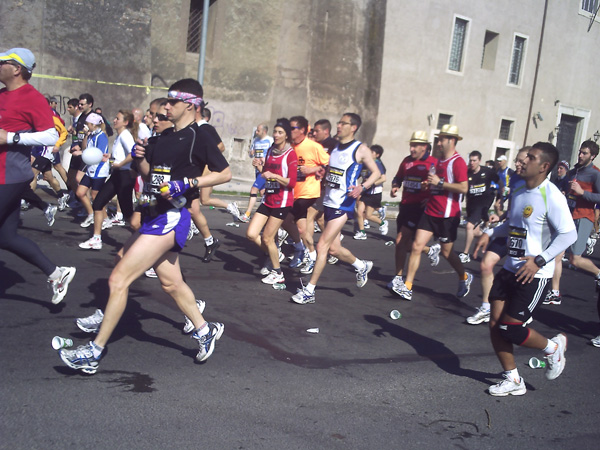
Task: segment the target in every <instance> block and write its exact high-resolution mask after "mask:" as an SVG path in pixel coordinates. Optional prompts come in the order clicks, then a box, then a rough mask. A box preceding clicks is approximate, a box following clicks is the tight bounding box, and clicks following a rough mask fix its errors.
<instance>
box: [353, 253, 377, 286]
mask: <svg viewBox="0 0 600 450" xmlns="http://www.w3.org/2000/svg"><path fill="white" fill-rule="evenodd" d="M363 263H364V265H365V268H364V269H362V270H356V286H358V287H359V288H361V287H363V286H364V285H365V284H367V281H369V272H370V271H371V269H372V268H373V261H367V260H363Z"/></svg>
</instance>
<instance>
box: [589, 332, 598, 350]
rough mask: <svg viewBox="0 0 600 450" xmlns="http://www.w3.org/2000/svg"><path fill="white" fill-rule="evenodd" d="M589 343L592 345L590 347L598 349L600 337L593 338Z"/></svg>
mask: <svg viewBox="0 0 600 450" xmlns="http://www.w3.org/2000/svg"><path fill="white" fill-rule="evenodd" d="M590 342H591V343H592V345H593V346H594V347H600V335H598V336H596V337H595V338H592V339H590Z"/></svg>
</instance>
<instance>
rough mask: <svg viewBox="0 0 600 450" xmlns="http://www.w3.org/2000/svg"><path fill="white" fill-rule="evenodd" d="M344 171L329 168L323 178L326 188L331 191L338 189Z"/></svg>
mask: <svg viewBox="0 0 600 450" xmlns="http://www.w3.org/2000/svg"><path fill="white" fill-rule="evenodd" d="M344 172H345V171H344V169H338V168H337V167H331V166H330V167H329V171H328V172H327V176H326V177H325V183H326V184H327V186H329V187H330V188H333V189H339V188H340V184H341V182H342V180H343V179H344Z"/></svg>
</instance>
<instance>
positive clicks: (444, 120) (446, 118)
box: [437, 113, 452, 130]
mask: <svg viewBox="0 0 600 450" xmlns="http://www.w3.org/2000/svg"><path fill="white" fill-rule="evenodd" d="M450 122H452V115H451V114H443V113H439V114H438V121H437V127H438V130H441V129H442V127H443V126H444V125H448V124H450Z"/></svg>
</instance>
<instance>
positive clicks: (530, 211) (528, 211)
mask: <svg viewBox="0 0 600 450" xmlns="http://www.w3.org/2000/svg"><path fill="white" fill-rule="evenodd" d="M531 214H533V206H526V207H525V208H523V217H525V218H526V219H529V217H530V216H531Z"/></svg>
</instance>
